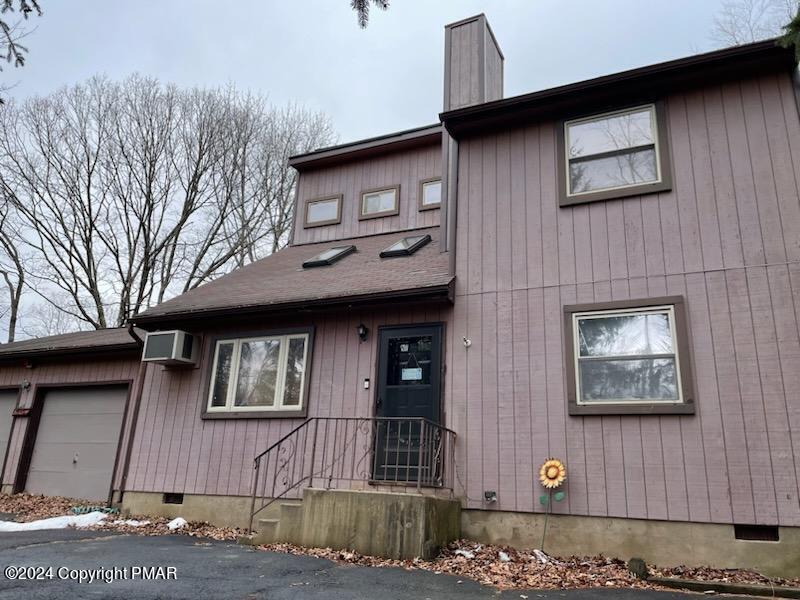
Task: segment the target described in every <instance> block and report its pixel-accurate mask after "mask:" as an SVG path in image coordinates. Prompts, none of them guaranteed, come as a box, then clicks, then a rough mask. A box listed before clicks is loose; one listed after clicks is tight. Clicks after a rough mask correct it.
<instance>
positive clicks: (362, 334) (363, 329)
mask: <svg viewBox="0 0 800 600" xmlns="http://www.w3.org/2000/svg"><path fill="white" fill-rule="evenodd" d="M356 331H357V332H358V339H360V340H361V341H362V342H366V341H367V334H368V333H369V329H367V326H366V325H364V324H363V323H359V325H358V327H356Z"/></svg>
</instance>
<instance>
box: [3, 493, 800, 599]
mask: <svg viewBox="0 0 800 600" xmlns="http://www.w3.org/2000/svg"><path fill="white" fill-rule="evenodd" d="M96 504H97V503H96V502H95V503H92V502H88V501H86V500H76V499H73V498H61V497H47V496H34V495H31V494H14V495H5V494H0V512H5V513H13V514H14V515H16V518H17V520H18V521H34V520H37V519H45V518H48V517H56V516H61V515H66V514H71V512H72V511H71V509H72V507H73V506H93V505H96ZM130 519H135V520H137V521H149V523H148V524H146V525H145V524H141V525H138V526H134V525H131V524H127V523H118V524H114V521H122V520H125V521H127V520H130ZM170 520H171V519H170V518H167V517H148V516H138V515H133V516H128V517H125V518H124V519H123V517H121V516H119V515H115V514H110V515H109V516H108V517H107V518H106V521H105V523H103V524H100V525H97V526H95V527H93V529H97V530H106V531H108V530H113V531H119V532H121V533H129V534H135V535H151V536H152V535H174V534H178V535H189V536H192V537H196V538H205V539H212V540H220V541H235V540H237V539H238V538H239V537H240V536H241V535H244V534H245V531H244V530H243V529H235V528H230V527H215V526H213V525H210V524H208V523H203V522H192V521H190V522H188V523H187V524H186V525H185V526H183V527H181V528H179V529H176V530H175V531H170V529H169V528H168V527H167V523H169V522H170ZM259 548H260V549H262V550H268V551H272V552H284V553H287V554H297V555H305V556H316V557H319V558H327V559H329V560H333V561H335V562H339V563H345V564H352V565H363V566H372V567H400V568H404V569H422V570H426V571H432V572H435V573H445V574H450V575H456V576H459V577H464V578H469V579H474V580H475V581H478V582H479V583H483V584H486V585H492V586H496V587H500V588H533V589H568V588H587V587H614V588H621V587H625V588H630V587H636V588H652V589H658V587H659V586H656V585H654V584H652V583H648V582H646V581H642V580H640V579H637V578H636V577H634V576H633V575H632V574H631V573H630V572H629V571H628V570H627V568H626V566H625V563H624V562H623V561H620V560H616V559H610V558H604V557H602V556H596V557H588V558H579V557H570V558H561V559H559V558H554V557H548V556H547V555H543V554H541V553H538V551H536V550H530V551H522V550H516V549H514V548H511V547H508V546H494V545H486V544H477V543H475V542H473V541H470V540H457V541H455V542H453V543H451V544H449V545H448V546H447V547H446V548H444V549H443V550H442V552H441V553H440V554H439V556H438V557H436V558H435V559H433V560H422V559H419V558H417V559H413V560H392V559H386V558H378V557H374V556H365V555H363V554H359V553H357V552H350V551H347V550H332V549H330V548H302V547H300V546H294V545H292V544H270V545H267V546H260V547H259ZM544 561H546V562H544ZM650 572H651V574H653V575H659V576H662V577H680V578H683V579H695V580H701V581H721V582H728V583H752V584H764V585H770V584H771V585H778V586H790V587H800V579H791V580H786V579H778V578H768V577H764V576H763V575H760V574H758V573H755V572H753V571H745V570H738V569H711V568H707V567H703V568H689V567H673V568H652V567H651V569H650Z"/></svg>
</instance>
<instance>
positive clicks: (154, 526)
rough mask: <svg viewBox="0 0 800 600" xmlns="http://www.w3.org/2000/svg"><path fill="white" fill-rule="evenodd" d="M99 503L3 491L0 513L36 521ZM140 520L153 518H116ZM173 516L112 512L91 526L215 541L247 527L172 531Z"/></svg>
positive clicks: (196, 526)
mask: <svg viewBox="0 0 800 600" xmlns="http://www.w3.org/2000/svg"><path fill="white" fill-rule="evenodd" d="M98 504H100V505H101V504H102V503H97V502H90V501H88V500H79V499H75V498H63V497H61V496H37V495H33V494H13V495H8V494H0V512H5V513H12V514H14V515H15V516H16V520H17V521H20V522H22V521H36V520H39V519H47V518H49V517H58V516H62V515H70V514H72V507H74V506H80V507H87V506H98ZM128 520H136V521H140V522H144V521H149V523H147V524H146V525H145V524H141V525H137V526H134V525H130V524H128V523H124V522H123V523H117V524H115V523H114V522H115V521H128ZM171 520H172V519H171V518H167V517H148V516H136V515H135V516H130V517H125V518H124V519H123V517H121V516H120V515H119V514H109V515H108V517H106V519H105V521H104V522H102V523H100V524H99V525H96V526H93V527H91V529H97V530H105V531H109V530H113V531H119V532H121V533H130V534H136V535H168V534H172V533H175V534H180V535H189V536H192V537H198V538H209V539H212V540H221V541H235V540H237V539H238V538H239V536H241V535H243V534H244V533H245V531H244V530H243V529H235V528H231V527H215V526H213V525H210V524H208V523H204V522H195V521H189V522H188V523H187V524H186V525H185V526H183V527H181V528H179V529H176V530H175V531H170V530H169V529H168V528H167V523H169V522H170V521H171Z"/></svg>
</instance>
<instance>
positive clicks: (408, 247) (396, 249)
mask: <svg viewBox="0 0 800 600" xmlns="http://www.w3.org/2000/svg"><path fill="white" fill-rule="evenodd" d="M430 241H431V236H429V235H427V234H426V235H412V236H409V237H404V238H403V239H401V240H399V241H397V242H395V243H394V244H392V245H391V246H389V247H388V248H386V249H385V250H384V251H382V252H381V258H388V257H391V256H408V255H409V254H414V252H416V251H417V250H419V249H420V248H422V247H423V246H424V245H425V244H427V243H428V242H430Z"/></svg>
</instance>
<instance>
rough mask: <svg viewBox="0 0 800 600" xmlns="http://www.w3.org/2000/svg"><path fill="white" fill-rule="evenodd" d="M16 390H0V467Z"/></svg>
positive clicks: (11, 419) (15, 402)
mask: <svg viewBox="0 0 800 600" xmlns="http://www.w3.org/2000/svg"><path fill="white" fill-rule="evenodd" d="M18 394H19V392H17V390H0V467H2V465H3V463H4V462H5V456H6V449H7V448H8V436H10V435H11V423H12V421H13V417H12V416H11V413H12V412H14V407H15V406H16V405H17V395H18Z"/></svg>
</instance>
